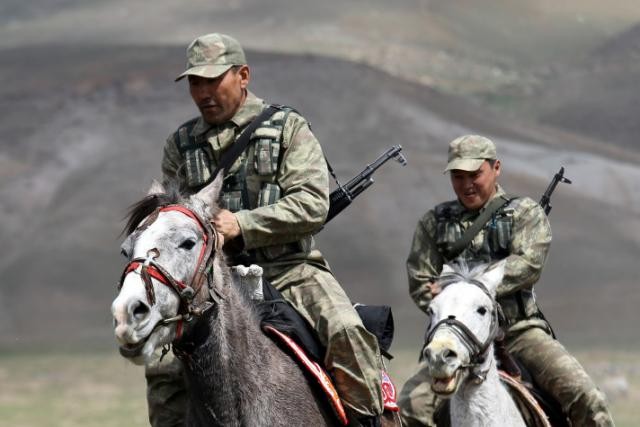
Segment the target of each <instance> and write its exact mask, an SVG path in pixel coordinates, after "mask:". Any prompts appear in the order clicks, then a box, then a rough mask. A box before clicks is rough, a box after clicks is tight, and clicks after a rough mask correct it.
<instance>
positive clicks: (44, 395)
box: [0, 351, 640, 427]
mask: <svg viewBox="0 0 640 427" xmlns="http://www.w3.org/2000/svg"><path fill="white" fill-rule="evenodd" d="M395 353H396V358H395V359H394V360H393V361H392V363H391V373H392V375H393V377H394V380H395V381H396V384H397V385H398V386H401V385H402V383H403V382H404V381H405V380H406V378H407V377H408V376H409V375H410V374H411V370H412V368H413V366H414V364H415V355H414V354H413V353H414V352H413V351H396V352H395ZM577 356H578V358H579V359H580V360H581V361H582V362H583V364H584V365H585V367H586V368H587V370H588V371H589V372H590V373H591V374H592V375H593V377H594V378H595V379H596V381H597V382H598V384H600V385H602V386H603V389H605V390H606V391H608V392H609V396H610V400H611V401H612V410H613V413H614V417H615V420H616V425H617V426H618V427H635V426H637V425H638V420H639V419H640V407H639V406H638V402H640V364H639V363H638V361H639V360H640V356H639V355H638V354H636V353H623V352H616V353H605V352H581V353H578V354H577ZM623 379H624V381H623ZM621 382H622V383H623V384H620V383H621ZM610 383H611V384H610ZM624 383H626V384H627V386H626V387H624ZM0 424H1V425H3V426H12V427H36V426H37V427H76V426H90V427H93V426H96V427H111V426H113V427H116V426H117V427H121V426H132V427H136V426H145V425H148V423H147V412H146V401H145V385H144V374H143V369H142V368H141V367H138V366H133V365H132V364H130V363H129V362H127V361H125V360H124V359H122V358H121V357H120V356H119V355H118V354H117V352H116V351H113V352H111V353H60V352H57V353H51V354H42V353H40V354H34V353H25V354H5V355H0Z"/></svg>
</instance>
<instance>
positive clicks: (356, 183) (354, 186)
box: [325, 145, 407, 224]
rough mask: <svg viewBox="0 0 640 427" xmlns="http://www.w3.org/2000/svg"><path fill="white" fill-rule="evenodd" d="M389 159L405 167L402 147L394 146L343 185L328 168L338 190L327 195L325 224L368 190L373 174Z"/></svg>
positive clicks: (405, 161)
mask: <svg viewBox="0 0 640 427" xmlns="http://www.w3.org/2000/svg"><path fill="white" fill-rule="evenodd" d="M390 159H395V160H397V161H398V163H400V164H401V165H402V166H406V165H407V159H405V157H404V155H403V154H402V147H401V146H400V145H394V146H393V147H391V148H389V149H388V150H387V151H385V152H384V153H383V154H382V155H381V156H380V157H378V158H377V159H376V160H375V161H374V162H373V163H371V164H369V165H367V167H365V168H364V170H363V171H362V172H360V173H359V174H358V175H356V176H355V177H353V178H352V179H351V180H350V181H349V182H347V183H346V184H345V185H340V182H339V181H338V178H337V177H336V175H335V173H334V172H333V170H332V169H331V167H329V172H331V175H332V176H333V178H334V179H335V180H336V183H337V184H338V188H336V189H335V190H333V191H332V192H331V194H330V195H329V203H330V204H329V213H328V215H327V219H326V221H325V224H326V223H328V222H329V221H331V220H332V219H333V217H335V216H336V215H338V214H339V213H340V212H342V211H343V210H344V209H345V208H346V207H347V206H349V205H350V204H351V202H353V199H355V198H356V197H358V196H359V195H360V194H361V193H362V192H363V191H364V190H366V189H367V188H369V186H371V185H372V184H373V182H374V181H373V178H372V177H371V176H372V175H373V173H374V172H375V171H376V169H378V168H379V167H380V166H382V165H383V164H385V163H386V162H387V161H389V160H390Z"/></svg>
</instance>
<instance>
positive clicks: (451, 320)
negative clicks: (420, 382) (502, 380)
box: [425, 273, 500, 382]
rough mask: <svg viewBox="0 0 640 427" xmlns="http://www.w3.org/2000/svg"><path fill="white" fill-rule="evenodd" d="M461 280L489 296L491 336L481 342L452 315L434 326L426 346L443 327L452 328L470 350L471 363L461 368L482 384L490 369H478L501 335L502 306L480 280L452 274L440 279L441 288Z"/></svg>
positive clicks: (427, 337)
mask: <svg viewBox="0 0 640 427" xmlns="http://www.w3.org/2000/svg"><path fill="white" fill-rule="evenodd" d="M461 280H462V281H464V282H465V283H469V284H472V285H474V286H476V287H478V288H480V290H482V292H484V293H485V295H487V296H488V297H489V299H490V300H491V301H492V303H493V310H492V312H491V326H490V329H489V336H488V337H487V338H486V339H485V340H484V341H480V340H479V339H478V337H477V336H476V335H475V334H474V333H473V332H472V331H471V330H470V329H469V328H468V327H467V325H465V324H464V323H462V322H461V321H459V320H458V319H456V317H455V316H453V315H452V316H448V317H447V318H446V319H442V320H441V321H439V322H438V323H436V324H435V325H434V326H433V328H432V329H431V330H430V331H429V333H428V334H427V336H426V340H425V346H427V345H429V343H430V342H431V341H432V340H433V337H434V336H435V334H436V331H437V330H438V329H440V328H442V327H445V328H447V327H448V328H450V329H451V330H452V331H453V333H454V334H455V335H456V336H457V337H458V338H460V341H462V344H463V345H464V346H465V347H466V348H467V349H468V350H469V355H470V359H471V360H470V363H468V364H466V365H462V366H461V367H462V368H465V369H469V371H470V373H471V374H472V375H473V376H474V377H475V378H476V380H477V381H478V382H482V381H484V379H485V378H486V374H487V372H488V371H489V368H487V370H486V371H477V370H476V368H479V367H480V366H481V365H482V364H483V363H484V362H485V360H486V359H487V353H488V351H489V347H490V346H491V344H492V343H493V341H494V339H495V338H496V337H497V336H498V335H499V333H500V325H499V322H498V317H499V311H500V306H499V304H498V303H496V301H495V299H494V298H493V296H492V295H491V293H490V292H489V290H488V289H487V288H486V286H485V285H484V284H483V283H482V282H480V281H478V280H474V279H471V280H469V279H467V278H465V277H464V276H462V275H460V274H456V273H452V274H447V275H444V276H441V277H440V281H441V284H440V286H441V288H442V289H444V288H446V287H447V286H449V285H451V284H453V283H458V282H459V281H461Z"/></svg>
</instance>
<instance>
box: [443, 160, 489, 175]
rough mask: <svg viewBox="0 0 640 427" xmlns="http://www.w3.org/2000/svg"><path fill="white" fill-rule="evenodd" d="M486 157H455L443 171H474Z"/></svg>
mask: <svg viewBox="0 0 640 427" xmlns="http://www.w3.org/2000/svg"><path fill="white" fill-rule="evenodd" d="M485 160H486V159H454V160H451V161H450V162H449V163H447V168H446V169H445V170H444V172H443V173H447V172H449V171H451V170H463V171H467V172H474V171H477V170H478V169H480V166H482V164H483V163H484V161H485Z"/></svg>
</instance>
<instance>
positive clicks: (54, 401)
mask: <svg viewBox="0 0 640 427" xmlns="http://www.w3.org/2000/svg"><path fill="white" fill-rule="evenodd" d="M0 384H1V385H0V420H2V425H6V426H13V427H33V426H39V427H49V426H51V427H54V426H55V427H75V426H96V427H111V426H113V427H116V426H118V427H120V426H145V425H148V422H147V413H146V401H145V386H144V384H145V381H144V371H143V369H142V368H141V367H137V366H133V365H132V364H131V363H129V362H127V361H125V360H124V359H122V358H121V357H120V356H119V355H118V354H117V353H115V352H114V353H113V354H82V353H70V354H60V353H56V354H12V355H4V356H1V357H0Z"/></svg>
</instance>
